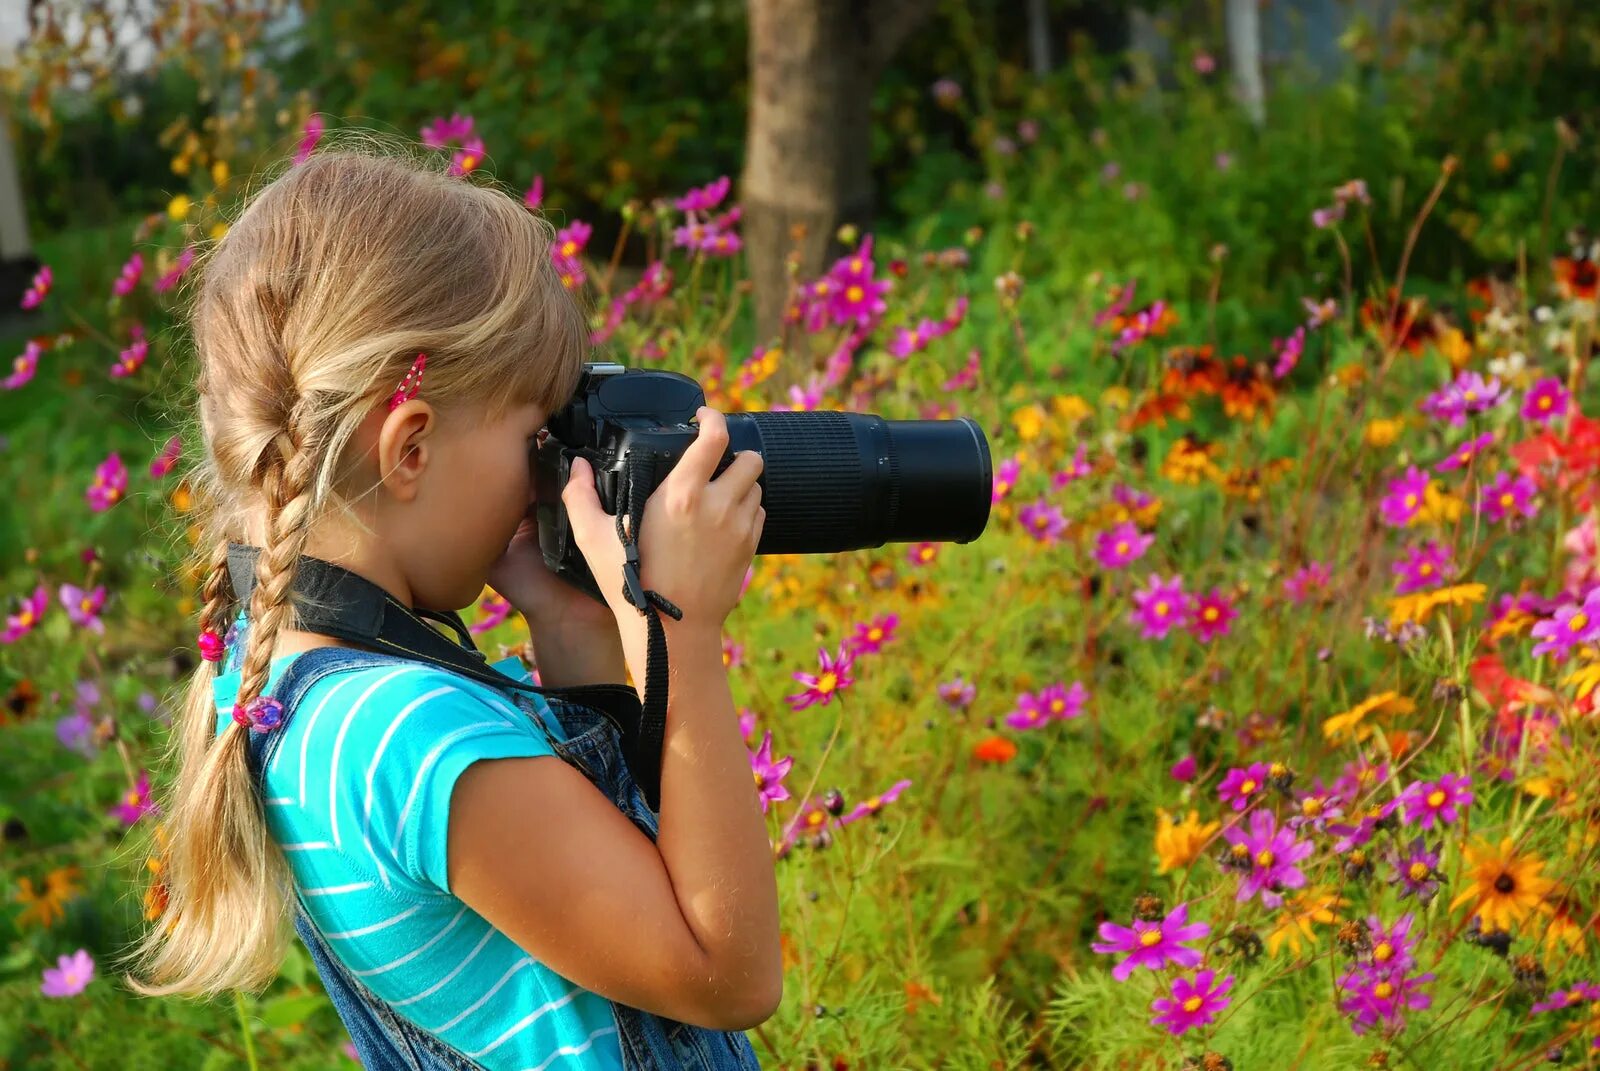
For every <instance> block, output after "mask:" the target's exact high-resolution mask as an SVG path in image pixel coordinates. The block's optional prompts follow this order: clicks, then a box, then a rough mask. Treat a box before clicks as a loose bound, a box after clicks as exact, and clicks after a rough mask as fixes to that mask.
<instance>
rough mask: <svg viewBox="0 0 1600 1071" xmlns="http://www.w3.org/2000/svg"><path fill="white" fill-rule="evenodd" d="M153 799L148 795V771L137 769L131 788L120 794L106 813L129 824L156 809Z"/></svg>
mask: <svg viewBox="0 0 1600 1071" xmlns="http://www.w3.org/2000/svg"><path fill="white" fill-rule="evenodd" d="M158 810H159V808H158V807H156V804H155V800H154V799H152V798H151V796H150V773H149V771H147V770H140V771H139V780H138V781H137V782H136V783H135V784H134V786H133V787H132V788H130V789H129V790H128V791H126V792H124V793H123V794H122V798H121V799H119V800H117V802H116V805H115V806H113V807H112V808H111V809H110V810H109V811H107V812H106V813H107V814H109V815H111V816H112V817H114V818H117V819H120V820H121V822H122V824H123V825H125V826H131V825H133V824H134V823H135V822H137V821H138V820H139V819H140V818H142V817H144V816H145V815H147V814H151V813H152V812H155V811H158Z"/></svg>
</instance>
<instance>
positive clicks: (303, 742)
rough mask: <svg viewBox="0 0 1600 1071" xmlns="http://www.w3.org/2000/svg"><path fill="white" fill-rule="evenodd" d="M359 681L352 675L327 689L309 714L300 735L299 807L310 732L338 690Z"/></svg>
mask: <svg viewBox="0 0 1600 1071" xmlns="http://www.w3.org/2000/svg"><path fill="white" fill-rule="evenodd" d="M360 679H361V674H359V673H352V674H350V675H349V676H348V677H346V678H345V679H344V680H342V681H340V682H339V683H338V684H335V685H334V686H333V687H332V688H330V689H328V694H327V695H325V696H323V697H322V702H320V703H318V704H317V709H316V710H313V711H312V712H311V720H310V721H308V722H306V729H305V732H303V733H301V734H300V806H302V807H304V806H305V805H306V751H307V749H308V748H310V747H311V730H312V729H315V728H316V727H317V718H319V717H321V715H322V711H323V709H324V708H325V707H327V705H328V702H329V700H331V699H332V698H333V697H334V696H335V695H338V694H339V690H340V689H342V688H343V687H344V686H345V685H347V684H349V683H350V682H351V681H358V680H360ZM280 750H281V749H280Z"/></svg>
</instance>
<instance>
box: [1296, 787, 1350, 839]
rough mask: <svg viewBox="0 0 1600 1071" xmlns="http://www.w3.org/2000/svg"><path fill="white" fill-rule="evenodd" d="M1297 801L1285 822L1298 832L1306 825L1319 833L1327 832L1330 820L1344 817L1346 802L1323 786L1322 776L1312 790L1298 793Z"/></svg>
mask: <svg viewBox="0 0 1600 1071" xmlns="http://www.w3.org/2000/svg"><path fill="white" fill-rule="evenodd" d="M1295 803H1296V811H1295V813H1294V814H1292V815H1290V816H1289V817H1288V819H1287V820H1286V821H1285V822H1284V823H1283V824H1284V825H1286V826H1288V827H1289V828H1290V829H1292V830H1294V831H1295V832H1297V833H1298V832H1299V831H1300V830H1301V829H1303V828H1305V827H1306V826H1310V827H1311V828H1312V829H1314V830H1316V831H1317V832H1318V833H1322V832H1325V831H1326V830H1327V828H1328V823H1329V822H1331V821H1333V820H1334V819H1336V818H1342V817H1344V802H1343V801H1342V800H1340V799H1339V797H1338V796H1337V795H1335V794H1334V793H1333V792H1332V791H1330V790H1329V789H1327V788H1325V787H1324V786H1323V784H1322V778H1320V777H1319V778H1317V779H1316V781H1315V782H1314V784H1313V787H1312V788H1311V789H1310V790H1308V791H1306V792H1301V793H1298V794H1297V795H1296V797H1295Z"/></svg>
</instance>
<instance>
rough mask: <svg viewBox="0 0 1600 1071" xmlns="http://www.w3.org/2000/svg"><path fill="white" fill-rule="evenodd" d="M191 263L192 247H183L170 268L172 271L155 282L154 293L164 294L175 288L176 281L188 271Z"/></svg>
mask: <svg viewBox="0 0 1600 1071" xmlns="http://www.w3.org/2000/svg"><path fill="white" fill-rule="evenodd" d="M193 263H194V246H185V247H184V250H183V252H181V253H179V254H178V260H177V263H175V264H174V265H173V266H172V270H171V271H169V272H167V273H166V274H165V275H163V276H161V278H159V279H157V280H156V282H155V292H156V293H158V294H165V293H166V292H167V291H168V290H171V289H172V288H173V287H174V286H177V285H178V280H179V279H181V278H183V273H184V272H186V271H188V270H189V265H191V264H193Z"/></svg>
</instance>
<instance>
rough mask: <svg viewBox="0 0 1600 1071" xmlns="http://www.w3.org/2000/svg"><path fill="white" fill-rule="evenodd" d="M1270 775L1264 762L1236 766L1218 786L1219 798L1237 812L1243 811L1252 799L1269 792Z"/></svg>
mask: <svg viewBox="0 0 1600 1071" xmlns="http://www.w3.org/2000/svg"><path fill="white" fill-rule="evenodd" d="M1269 773H1270V770H1269V768H1268V766H1267V764H1266V763H1264V762H1252V763H1251V764H1250V765H1249V766H1235V767H1234V768H1233V769H1231V770H1229V771H1228V772H1227V773H1226V774H1225V775H1223V778H1222V783H1221V784H1220V785H1218V786H1217V798H1218V799H1219V800H1221V801H1222V802H1223V803H1226V804H1228V805H1229V806H1231V807H1232V808H1233V809H1234V810H1235V811H1242V810H1244V809H1245V808H1246V807H1248V806H1250V801H1251V800H1252V799H1254V798H1255V797H1257V796H1259V795H1261V793H1263V792H1265V791H1266V790H1267V777H1268V776H1269Z"/></svg>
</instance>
